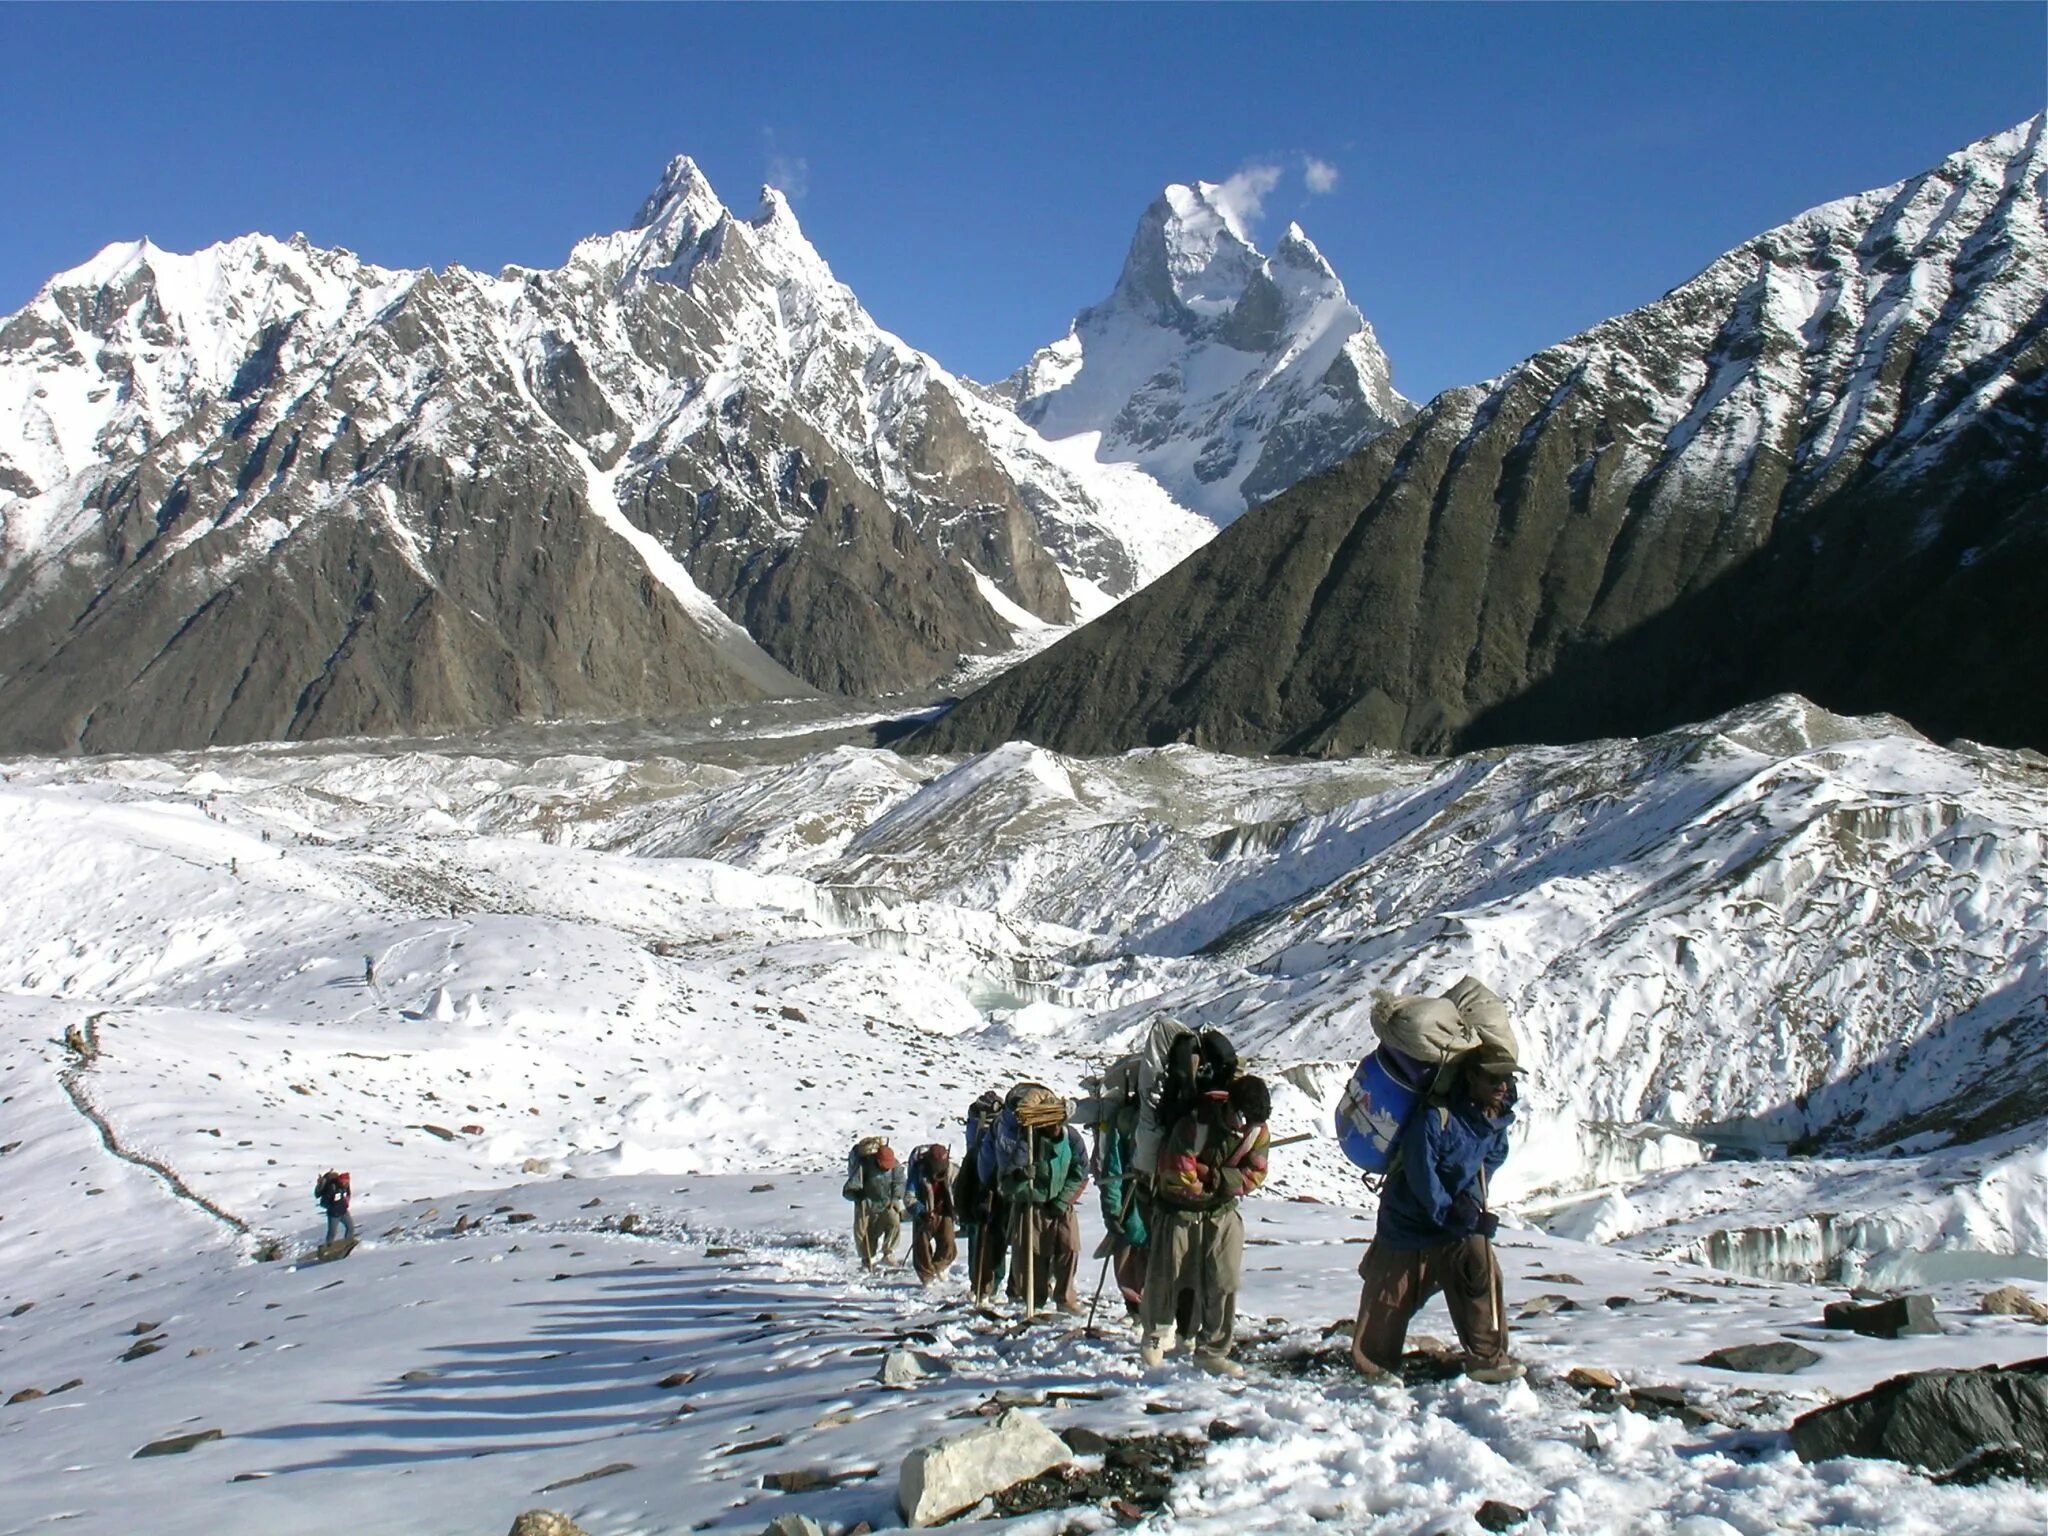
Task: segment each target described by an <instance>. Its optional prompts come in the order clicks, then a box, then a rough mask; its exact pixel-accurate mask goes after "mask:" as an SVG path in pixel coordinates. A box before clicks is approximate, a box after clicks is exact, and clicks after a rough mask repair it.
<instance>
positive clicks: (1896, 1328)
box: [1821, 1296, 1941, 1339]
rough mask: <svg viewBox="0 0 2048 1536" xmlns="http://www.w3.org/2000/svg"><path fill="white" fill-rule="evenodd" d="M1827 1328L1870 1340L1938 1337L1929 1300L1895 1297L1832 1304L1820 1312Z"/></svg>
mask: <svg viewBox="0 0 2048 1536" xmlns="http://www.w3.org/2000/svg"><path fill="white" fill-rule="evenodd" d="M1821 1321H1822V1322H1824V1323H1826V1324H1827V1326H1828V1327H1830V1328H1849V1329H1853V1330H1854V1331H1855V1332H1857V1333H1861V1334H1865V1335H1867V1336H1868V1337H1870V1338H1873V1339H1903V1338H1910V1337H1912V1336H1914V1335H1916V1334H1930V1333H1932V1334H1938V1333H1940V1332H1941V1324H1940V1323H1938V1322H1936V1321H1935V1318H1934V1298H1933V1297H1932V1296H1894V1297H1892V1298H1891V1299H1890V1300H1889V1301H1872V1302H1855V1301H1831V1302H1829V1303H1828V1305H1827V1306H1826V1307H1825V1308H1824V1309H1823V1310H1822V1312H1821Z"/></svg>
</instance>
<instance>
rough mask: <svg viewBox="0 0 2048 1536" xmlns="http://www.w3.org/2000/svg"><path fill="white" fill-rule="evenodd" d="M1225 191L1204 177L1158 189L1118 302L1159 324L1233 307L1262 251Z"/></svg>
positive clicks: (1142, 222)
mask: <svg viewBox="0 0 2048 1536" xmlns="http://www.w3.org/2000/svg"><path fill="white" fill-rule="evenodd" d="M1221 190H1222V189H1221V188H1220V187H1218V186H1216V185H1215V184H1214V183H1211V182H1206V181H1198V182H1196V183H1195V184H1194V185H1193V186H1191V187H1189V186H1182V185H1179V184H1175V185H1173V186H1170V187H1168V188H1167V189H1166V190H1165V191H1164V192H1162V193H1160V195H1159V197H1158V198H1157V199H1156V200H1155V201H1154V202H1153V204H1152V206H1151V207H1149V208H1147V209H1146V210H1145V214H1144V217H1143V218H1141V219H1140V220H1139V221H1138V230H1137V233H1136V234H1135V235H1134V236H1133V237H1132V239H1131V248H1130V252H1129V254H1128V255H1127V256H1126V257H1125V258H1124V269H1123V273H1122V275H1121V276H1120V277H1118V279H1117V285H1116V291H1115V294H1114V296H1113V298H1112V301H1111V302H1112V303H1114V304H1118V305H1121V306H1123V307H1125V308H1127V309H1130V310H1132V311H1133V312H1135V313H1136V314H1139V315H1141V316H1144V317H1145V318H1147V319H1149V320H1151V321H1152V322H1153V323H1155V324H1161V325H1176V326H1185V325H1187V324H1188V323H1189V322H1190V321H1193V320H1197V319H1199V318H1206V317H1212V316H1216V315H1220V314H1226V313H1228V312H1229V310H1230V309H1231V308H1232V307H1233V306H1234V305H1235V304H1236V303H1237V302H1238V301H1239V299H1241V298H1242V297H1243V296H1244V291H1245V286H1246V284H1247V283H1249V282H1250V281H1251V280H1252V277H1253V275H1254V274H1255V273H1256V272H1257V271H1258V269H1259V262H1260V256H1259V253H1258V250H1257V249H1256V248H1255V247H1254V246H1253V245H1252V243H1251V240H1250V238H1249V236H1248V235H1247V234H1246V233H1245V230H1244V228H1243V225H1242V224H1241V223H1240V222H1239V221H1238V219H1237V217H1236V215H1235V214H1234V213H1233V212H1232V211H1231V210H1230V208H1229V207H1228V206H1227V205H1226V204H1225V203H1224V201H1223V200H1222V198H1221V197H1220V196H1219V195H1218V194H1219V193H1220V192H1221Z"/></svg>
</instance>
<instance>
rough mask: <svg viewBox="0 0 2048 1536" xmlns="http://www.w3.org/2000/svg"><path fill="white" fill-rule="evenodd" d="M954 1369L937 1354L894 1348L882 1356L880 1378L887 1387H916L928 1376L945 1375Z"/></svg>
mask: <svg viewBox="0 0 2048 1536" xmlns="http://www.w3.org/2000/svg"><path fill="white" fill-rule="evenodd" d="M952 1369H953V1368H952V1367H951V1366H950V1365H948V1364H946V1362H945V1361H943V1360H941V1359H939V1358H938V1357H937V1356H936V1355H927V1354H922V1353H920V1352H919V1351H917V1350H914V1349H892V1350H890V1351H889V1353H888V1354H886V1355H884V1356H883V1357H882V1369H881V1373H880V1380H881V1383H882V1385H883V1386H885V1387H914V1386H916V1385H917V1384H918V1383H919V1382H920V1381H923V1380H924V1379H925V1378H926V1377H927V1376H944V1375H946V1374H947V1373H949V1372H950V1371H951V1370H952Z"/></svg>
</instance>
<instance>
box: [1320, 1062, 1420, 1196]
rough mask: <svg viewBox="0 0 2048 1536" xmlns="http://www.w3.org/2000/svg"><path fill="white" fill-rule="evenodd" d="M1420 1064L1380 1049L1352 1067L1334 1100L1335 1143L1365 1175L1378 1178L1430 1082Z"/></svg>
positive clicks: (1391, 1156)
mask: <svg viewBox="0 0 2048 1536" xmlns="http://www.w3.org/2000/svg"><path fill="white" fill-rule="evenodd" d="M1436 1072H1437V1069H1436V1068H1435V1067H1434V1066H1432V1065H1431V1064H1430V1063H1428V1062H1426V1061H1417V1060H1416V1059H1415V1058H1414V1057H1413V1056H1409V1055H1407V1054H1406V1053H1404V1052H1401V1051H1397V1050H1395V1049H1394V1048H1393V1047H1392V1046H1391V1045H1382V1046H1380V1047H1379V1048H1378V1049H1377V1050H1375V1051H1374V1052H1373V1053H1372V1054H1371V1055H1370V1056H1368V1057H1366V1058H1365V1060H1363V1061H1361V1062H1360V1063H1359V1064H1358V1070H1357V1071H1355V1072H1353V1073H1352V1074H1351V1081H1350V1082H1348V1083H1346V1084H1345V1085H1344V1094H1343V1097H1342V1098H1340V1099H1338V1101H1337V1145H1338V1146H1340V1147H1342V1148H1343V1149H1344V1155H1345V1156H1346V1157H1348V1158H1350V1159H1351V1161H1352V1162H1353V1163H1355V1164H1357V1165H1358V1166H1359V1167H1360V1168H1362V1169H1364V1170H1365V1171H1366V1172H1367V1173H1372V1174H1383V1173H1385V1172H1386V1171H1387V1164H1388V1163H1389V1162H1390V1161H1392V1159H1393V1156H1394V1148H1395V1146H1396V1145H1397V1144H1398V1143H1399V1141H1400V1139H1401V1127H1402V1126H1403V1125H1405V1124H1407V1121H1408V1117H1409V1115H1411V1114H1412V1113H1414V1111H1415V1106H1416V1105H1417V1104H1420V1103H1421V1102H1422V1099H1423V1096H1424V1095H1425V1094H1427V1093H1428V1092H1429V1089H1430V1085H1431V1084H1432V1083H1433V1082H1434V1081H1435V1080H1436Z"/></svg>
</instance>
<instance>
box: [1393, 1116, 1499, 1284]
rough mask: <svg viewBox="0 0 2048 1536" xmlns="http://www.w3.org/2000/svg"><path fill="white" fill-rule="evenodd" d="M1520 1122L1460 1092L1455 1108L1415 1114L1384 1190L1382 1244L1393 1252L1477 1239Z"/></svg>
mask: <svg viewBox="0 0 2048 1536" xmlns="http://www.w3.org/2000/svg"><path fill="white" fill-rule="evenodd" d="M1514 1123H1515V1112H1514V1110H1513V1109H1509V1110H1508V1111H1507V1112H1506V1113H1504V1114H1503V1115H1501V1117H1500V1118H1499V1119H1497V1120H1496V1119H1493V1118H1491V1117H1490V1116H1488V1115H1486V1114H1484V1113H1483V1112H1481V1110H1480V1109H1479V1107H1478V1106H1477V1105H1476V1104H1474V1103H1473V1102H1472V1101H1471V1100H1470V1099H1468V1098H1466V1097H1465V1095H1464V1094H1463V1093H1462V1092H1455V1091H1454V1092H1453V1093H1452V1095H1451V1100H1450V1102H1449V1103H1447V1104H1435V1103H1426V1104H1424V1105H1423V1106H1422V1107H1421V1108H1420V1109H1418V1110H1417V1111H1416V1112H1415V1113H1414V1114H1413V1115H1411V1116H1410V1117H1409V1119H1408V1123H1407V1124H1406V1125H1405V1126H1403V1127H1402V1128H1401V1141H1400V1147H1399V1150H1398V1152H1397V1153H1396V1154H1395V1155H1396V1157H1397V1159H1398V1161H1397V1162H1396V1164H1395V1166H1394V1167H1393V1168H1392V1169H1391V1170H1390V1171H1389V1173H1388V1175H1387V1183H1386V1188H1384V1189H1382V1190H1381V1191H1380V1223H1379V1229H1378V1236H1377V1241H1379V1242H1382V1243H1385V1244H1386V1245H1387V1246H1388V1247H1389V1248H1409V1249H1412V1248H1436V1247H1440V1246H1441V1245H1442V1244H1444V1243H1454V1242H1457V1241H1458V1240H1459V1239H1460V1238H1466V1237H1470V1236H1471V1235H1472V1234H1473V1233H1474V1232H1476V1231H1477V1230H1478V1229H1479V1228H1478V1218H1479V1213H1480V1212H1481V1211H1482V1210H1484V1209H1485V1208H1486V1187H1487V1185H1488V1184H1491V1183H1492V1181H1493V1176H1494V1175H1495V1174H1496V1173H1498V1172H1499V1171H1500V1165H1501V1164H1502V1163H1504V1162H1506V1161H1507V1156H1508V1127H1509V1126H1511V1125H1513V1124H1514ZM1482 1174H1483V1176H1484V1177H1483V1178H1482ZM1467 1196H1469V1197H1470V1198H1469V1199H1468V1198H1463V1197H1467Z"/></svg>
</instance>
